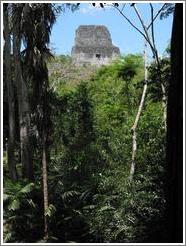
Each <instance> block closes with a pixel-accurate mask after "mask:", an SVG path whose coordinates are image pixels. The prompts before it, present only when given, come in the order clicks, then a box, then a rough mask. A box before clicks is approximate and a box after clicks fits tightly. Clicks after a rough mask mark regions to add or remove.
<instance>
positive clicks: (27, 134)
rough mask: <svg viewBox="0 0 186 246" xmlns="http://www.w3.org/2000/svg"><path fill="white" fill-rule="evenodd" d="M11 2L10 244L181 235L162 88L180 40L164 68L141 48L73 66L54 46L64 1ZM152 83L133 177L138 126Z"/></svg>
mask: <svg viewBox="0 0 186 246" xmlns="http://www.w3.org/2000/svg"><path fill="white" fill-rule="evenodd" d="M176 5H179V6H176V8H178V9H179V8H180V9H182V4H176ZM180 5H181V6H180ZM3 7H4V9H3V10H4V39H5V45H4V70H3V71H4V74H3V75H4V83H3V91H4V100H3V112H4V114H3V121H4V124H3V143H4V146H3V154H4V155H3V175H4V179H3V188H4V189H3V208H4V213H3V225H4V235H3V236H4V242H7V243H12V242H13V243H36V242H37V243H38V242H56V243H72V242H74V243H75V242H76V243H85V242H87V243H115V242H117V243H128V242H137V243H140V242H143V243H145V242H157V243H158V242H167V241H171V242H172V241H174V240H178V241H180V240H181V239H180V238H181V237H180V236H177V237H176V236H175V238H173V239H171V237H170V231H171V230H172V228H171V229H170V228H169V226H167V224H169V222H167V220H169V213H170V212H171V213H172V211H173V210H174V208H175V207H174V206H175V204H174V206H173V210H172V207H171V206H170V207H168V203H169V202H170V201H171V200H169V199H170V197H169V191H167V187H168V186H167V179H169V177H170V176H169V171H168V170H169V169H167V153H168V152H167V151H169V147H168V143H169V142H167V133H168V134H170V129H171V128H169V120H170V115H171V114H170V115H169V113H170V112H169V106H168V110H167V112H168V116H167V118H168V120H167V122H166V118H165V108H164V104H163V102H164V101H163V99H162V98H163V94H162V87H161V84H162V85H163V88H165V93H164V96H165V97H166V98H167V97H168V98H169V95H170V98H171V94H170V90H171V88H172V87H171V81H173V75H174V76H175V74H174V71H175V70H174V68H175V67H174V64H175V62H176V63H177V61H175V60H174V61H172V58H171V55H172V53H171V52H175V50H174V49H176V48H174V46H173V44H171V50H170V48H169V49H167V51H166V52H165V55H164V57H162V58H161V59H160V60H159V63H158V68H157V64H156V62H155V61H153V60H152V61H150V62H148V65H147V64H146V61H145V57H144V55H143V54H128V55H124V56H121V57H119V58H118V59H116V60H115V61H113V62H112V63H111V64H110V65H107V66H102V67H100V68H97V67H91V66H84V67H81V68H80V67H74V65H73V63H72V61H71V58H70V57H69V56H64V55H61V56H55V57H52V55H51V53H50V50H49V49H48V46H47V45H48V43H49V41H50V38H49V37H50V32H51V28H52V26H53V24H54V23H55V19H56V13H58V11H61V10H59V9H58V7H56V6H55V8H54V6H53V5H52V4H38V3H37V4H31V5H29V4H27V3H23V4H8V3H6V4H5V3H4V4H3ZM68 7H69V6H68ZM116 7H117V6H116ZM169 10H170V9H169ZM9 11H10V12H11V18H10V14H9V13H10V12H9ZM177 11H178V10H177ZM20 23H21V25H20ZM30 23H34V24H33V25H30ZM175 25H176V24H175ZM177 25H178V24H177ZM41 30H42V34H43V35H40V34H41ZM176 30H178V28H177V29H176ZM174 37H179V40H180V36H178V34H175V36H173V38H174ZM11 38H12V39H13V41H12V40H11ZM22 42H23V44H24V49H23V50H21V45H22ZM175 43H176V41H174V44H175ZM11 46H12V47H11ZM176 47H177V50H176V55H177V56H178V55H179V54H180V53H179V52H178V49H180V48H181V47H180V45H179V48H178V46H176ZM11 50H13V53H12V52H11ZM176 55H175V56H176ZM56 64H57V65H56ZM144 64H146V65H144ZM177 64H178V63H177ZM179 64H181V63H179ZM180 67H181V66H180ZM180 67H179V69H181V68H180ZM157 69H159V70H158V72H157ZM48 70H49V72H48ZM159 72H161V84H160V83H158V82H157V81H159V78H160V77H159ZM145 73H148V79H147V78H146V79H145V77H144V76H145ZM176 74H177V73H176ZM174 81H175V80H174ZM178 81H181V79H180V80H179V79H177V83H178ZM180 83H182V82H180ZM147 84H148V88H147V93H146V97H145V100H144V104H143V108H142V112H141V114H140V117H139V121H138V124H137V129H136V143H137V150H136V153H135V160H134V161H135V169H134V173H133V175H132V176H131V162H132V160H133V159H132V158H133V157H132V155H133V152H134V149H133V147H134V146H133V144H134V142H133V141H132V139H133V136H134V135H133V133H134V130H133V129H132V126H133V125H134V122H135V119H136V114H137V112H138V111H139V105H140V101H141V97H142V93H143V90H144V86H145V85H147ZM173 88H175V87H173ZM179 88H180V87H179ZM172 90H173V91H174V89H172ZM177 93H178V94H179V90H177ZM173 94H174V96H175V94H176V93H173ZM176 95H177V94H176ZM175 100H177V99H175ZM179 100H181V99H180V98H179ZM175 102H176V101H173V103H174V106H175V107H176V103H175ZM166 103H167V101H166ZM176 117H177V116H176ZM176 120H177V118H176ZM179 130H180V131H181V127H180V128H179ZM171 133H172V130H171ZM178 135H179V134H178ZM175 136H177V135H175ZM171 143H173V142H171ZM179 144H180V143H179V142H178V145H177V146H178V147H180V145H179ZM173 152H174V151H173ZM171 161H172V160H171ZM177 163H179V160H176V164H177ZM171 165H172V164H171ZM174 167H175V168H177V167H176V166H174ZM174 170H175V169H174ZM176 170H177V169H176ZM180 170H181V169H180ZM180 172H181V171H179V173H178V174H180V175H182V174H181V173H180ZM178 176H179V175H178ZM173 185H174V187H177V186H176V185H177V183H176V185H175V183H173ZM179 185H180V183H179ZM171 187H172V186H171ZM171 192H172V190H171ZM172 194H174V192H173V193H172ZM179 194H180V193H179V192H177V195H179ZM178 198H179V197H178ZM171 199H172V198H171ZM173 199H174V201H175V200H176V199H175V197H173ZM169 204H172V203H171V202H170V203H169ZM179 206H180V204H179ZM180 209H181V208H180ZM180 211H181V210H180ZM180 213H181V212H180ZM177 215H179V213H178V214H177ZM167 218H168V219H167ZM170 221H171V220H170ZM171 223H172V221H171ZM178 223H180V221H179V222H178ZM171 225H172V224H171ZM175 225H177V224H176V223H175ZM179 225H180V224H179ZM172 226H174V225H172Z"/></svg>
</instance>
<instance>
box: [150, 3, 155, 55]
mask: <svg viewBox="0 0 186 246" xmlns="http://www.w3.org/2000/svg"><path fill="white" fill-rule="evenodd" d="M150 8H151V23H152V25H151V33H152V42H153V46H154V49H155V50H156V45H155V38H154V21H153V19H154V8H153V6H152V3H150Z"/></svg>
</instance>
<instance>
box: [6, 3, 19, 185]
mask: <svg viewBox="0 0 186 246" xmlns="http://www.w3.org/2000/svg"><path fill="white" fill-rule="evenodd" d="M9 20H10V18H9V4H8V3H5V4H4V5H3V23H4V40H5V45H4V67H5V83H6V86H7V99H8V123H9V136H8V166H9V173H10V178H11V179H12V180H14V181H16V180H17V171H16V163H15V97H14V86H13V81H12V71H11V54H10V52H11V41H10V27H9V25H10V21H9Z"/></svg>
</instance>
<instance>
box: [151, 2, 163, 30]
mask: <svg viewBox="0 0 186 246" xmlns="http://www.w3.org/2000/svg"><path fill="white" fill-rule="evenodd" d="M165 5H166V3H164V4H163V6H162V7H161V9H159V11H158V12H157V14H156V15H155V16H154V18H153V20H152V21H151V23H150V24H149V25H148V27H147V30H148V29H149V28H150V26H151V25H152V23H153V22H154V21H155V20H156V18H157V17H158V15H159V14H160V13H161V11H162V10H163V8H164V6H165Z"/></svg>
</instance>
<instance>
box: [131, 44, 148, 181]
mask: <svg viewBox="0 0 186 246" xmlns="http://www.w3.org/2000/svg"><path fill="white" fill-rule="evenodd" d="M146 50H147V42H146V41H145V47H144V72H145V74H144V75H145V76H144V77H145V79H144V87H143V93H142V96H141V101H140V105H139V108H138V112H137V115H136V118H135V121H134V125H133V126H132V128H131V131H132V160H131V167H130V176H129V178H130V180H132V179H133V176H134V172H135V166H136V163H135V158H136V151H137V133H136V130H137V126H138V122H139V119H140V116H141V112H142V109H143V106H144V102H145V96H146V92H147V76H148V75H147V56H146Z"/></svg>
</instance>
